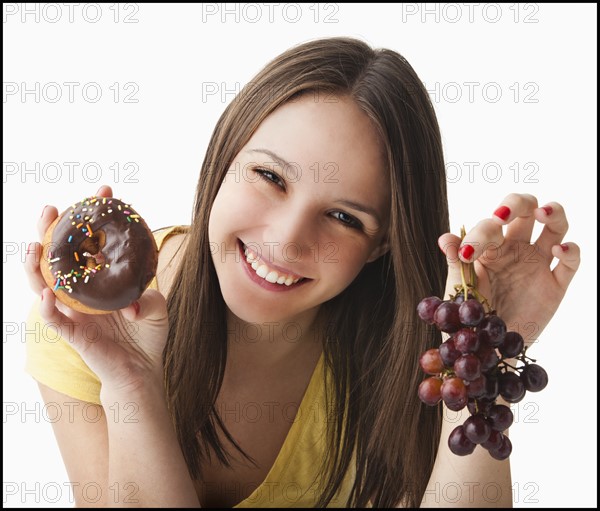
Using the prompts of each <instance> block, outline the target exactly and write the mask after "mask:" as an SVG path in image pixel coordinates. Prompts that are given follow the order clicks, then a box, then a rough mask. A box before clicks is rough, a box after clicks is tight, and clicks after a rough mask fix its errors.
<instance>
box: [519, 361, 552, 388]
mask: <svg viewBox="0 0 600 511" xmlns="http://www.w3.org/2000/svg"><path fill="white" fill-rule="evenodd" d="M521 381H522V382H523V385H525V388H526V389H527V390H530V391H531V392H539V391H540V390H542V389H544V388H545V387H546V385H548V373H547V372H546V370H545V369H544V368H543V367H542V366H539V365H537V364H528V365H526V366H525V367H524V368H523V371H521Z"/></svg>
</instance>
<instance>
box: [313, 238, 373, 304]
mask: <svg viewBox="0 0 600 511" xmlns="http://www.w3.org/2000/svg"><path fill="white" fill-rule="evenodd" d="M363 252H364V249H363V250H357V249H356V247H348V246H345V245H339V246H335V247H333V248H329V251H325V252H324V254H325V255H324V257H323V258H322V261H321V275H323V276H326V279H327V280H328V281H329V282H330V283H331V285H332V286H334V287H336V288H337V292H338V293H339V292H342V291H343V290H344V289H345V288H346V287H348V286H349V285H350V284H351V283H352V281H353V280H354V279H355V278H356V276H357V275H358V274H359V273H360V271H361V270H362V269H363V267H364V265H365V262H366V259H367V256H366V254H365V253H363Z"/></svg>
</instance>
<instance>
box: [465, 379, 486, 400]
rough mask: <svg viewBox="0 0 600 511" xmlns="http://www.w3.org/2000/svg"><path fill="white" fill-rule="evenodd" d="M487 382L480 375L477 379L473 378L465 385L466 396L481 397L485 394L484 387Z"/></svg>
mask: <svg viewBox="0 0 600 511" xmlns="http://www.w3.org/2000/svg"><path fill="white" fill-rule="evenodd" d="M486 383H487V380H486V378H485V376H484V375H483V374H482V375H481V376H479V378H475V379H474V380H471V381H470V382H469V385H467V395H468V396H469V397H481V396H483V394H485V386H486Z"/></svg>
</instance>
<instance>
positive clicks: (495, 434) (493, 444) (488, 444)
mask: <svg viewBox="0 0 600 511" xmlns="http://www.w3.org/2000/svg"><path fill="white" fill-rule="evenodd" d="M503 438H504V435H503V434H502V433H501V432H500V431H496V430H495V429H493V428H492V430H491V431H490V436H489V438H488V439H487V440H486V441H485V442H483V443H482V444H481V447H483V448H484V449H487V450H488V451H491V450H493V449H498V448H499V447H500V446H501V445H502V439H503Z"/></svg>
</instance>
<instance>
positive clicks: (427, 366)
mask: <svg viewBox="0 0 600 511" xmlns="http://www.w3.org/2000/svg"><path fill="white" fill-rule="evenodd" d="M463 235H464V234H463ZM472 275H473V272H471V276H472ZM461 276H462V279H463V284H462V285H457V286H455V289H456V290H457V294H456V295H455V296H452V295H451V296H450V299H449V300H442V299H440V298H438V297H437V296H429V297H427V298H424V299H423V300H421V301H420V302H419V304H418V305H417V314H418V315H419V317H420V318H421V319H422V320H423V321H425V322H426V323H428V324H430V325H431V324H433V325H435V326H436V327H437V328H438V330H441V331H442V332H446V333H448V334H451V337H450V338H449V339H447V340H446V341H445V342H443V343H441V344H440V345H439V347H438V348H437V349H436V348H432V349H428V350H427V351H425V352H423V353H422V354H421V356H420V357H419V364H420V366H421V368H422V369H423V371H424V372H425V373H427V374H428V375H432V376H429V377H426V378H425V379H424V380H423V381H422V382H421V383H420V385H419V388H418V397H419V399H420V400H421V401H422V402H423V403H425V404H426V405H430V406H436V405H438V404H439V403H440V401H443V403H444V405H445V406H446V407H447V408H448V409H449V410H454V411H460V410H462V409H463V408H465V406H466V407H467V408H468V411H469V414H470V416H469V417H468V418H467V419H466V420H465V422H464V424H462V425H460V426H457V427H456V428H454V430H452V432H451V433H450V435H449V437H448V447H449V448H450V450H451V451H452V452H453V453H454V454H456V455H458V456H466V455H468V454H471V453H473V451H474V450H475V447H476V446H477V445H481V446H482V447H483V448H485V449H486V450H487V451H488V452H489V454H490V456H492V457H493V458H495V459H497V460H504V459H506V458H508V457H509V456H510V454H511V452H512V443H511V441H510V440H509V439H508V436H506V435H505V434H504V432H506V430H508V428H509V427H510V426H511V425H512V424H513V421H514V415H513V412H512V411H511V409H510V407H509V406H505V405H503V404H497V403H496V400H497V398H498V396H502V398H504V400H506V401H507V402H509V403H517V402H519V401H521V400H522V399H523V397H524V396H525V394H526V392H527V390H530V391H532V392H537V391H540V390H542V389H543V388H545V387H546V385H547V384H548V374H547V373H546V371H545V370H544V369H543V368H542V367H541V366H539V365H537V364H532V363H530V361H533V362H535V361H534V360H533V359H531V358H529V357H527V356H525V348H524V347H525V341H524V339H523V337H522V336H521V335H520V334H519V333H518V332H514V331H511V332H508V331H507V327H506V323H505V322H504V320H503V319H502V318H500V317H499V316H498V315H497V314H496V312H495V311H494V310H493V309H492V308H491V307H490V305H489V303H488V302H487V300H486V299H485V298H483V297H481V296H480V294H479V292H478V291H477V290H476V289H475V288H474V286H473V285H472V284H470V283H466V286H465V275H464V274H462V272H461ZM467 289H469V290H471V291H473V292H468V296H467V298H466V299H465V290H467ZM475 296H477V297H478V298H476V297H475ZM480 300H481V301H480ZM486 311H487V312H486ZM507 359H515V361H511V362H510V363H509V362H508V361H507ZM519 362H520V363H521V367H513V365H514V364H515V363H519ZM509 367H510V368H513V369H515V371H516V372H512V371H508V368H509Z"/></svg>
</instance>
